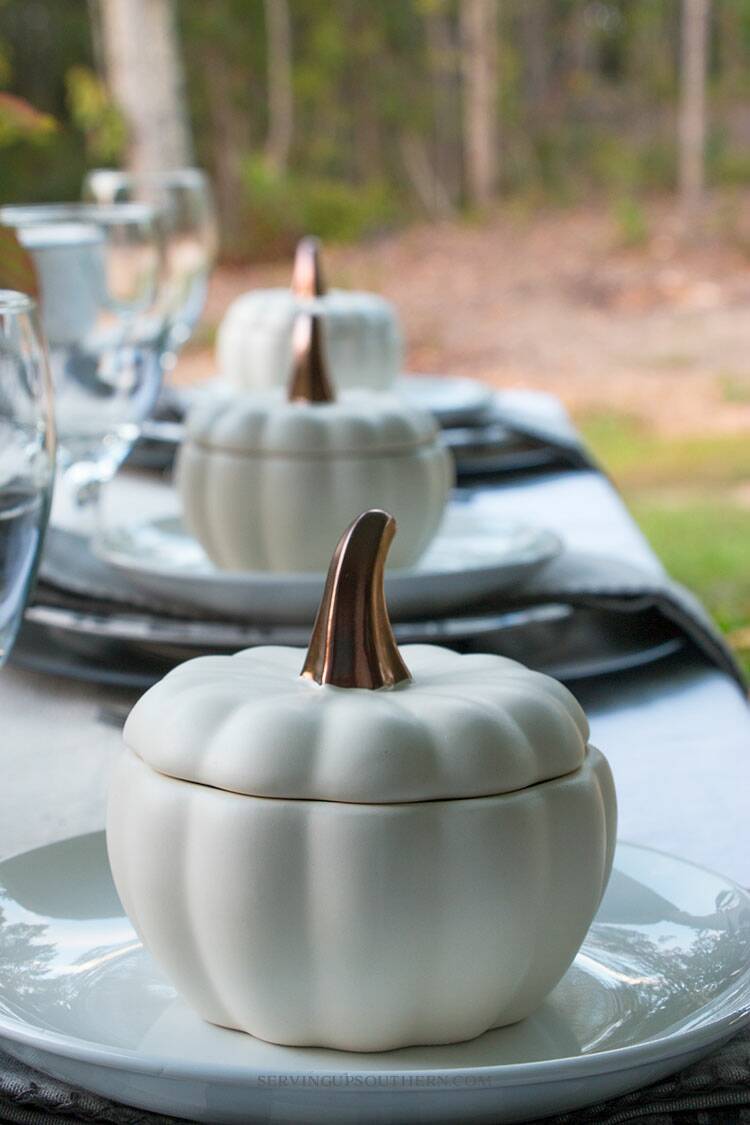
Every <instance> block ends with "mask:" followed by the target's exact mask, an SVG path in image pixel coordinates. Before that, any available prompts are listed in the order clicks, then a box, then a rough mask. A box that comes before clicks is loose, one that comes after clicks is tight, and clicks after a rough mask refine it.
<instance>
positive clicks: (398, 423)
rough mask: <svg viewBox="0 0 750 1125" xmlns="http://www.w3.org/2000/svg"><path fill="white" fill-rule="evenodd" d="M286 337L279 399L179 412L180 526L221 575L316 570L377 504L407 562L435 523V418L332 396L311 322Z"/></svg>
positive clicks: (403, 406) (394, 402) (383, 400)
mask: <svg viewBox="0 0 750 1125" xmlns="http://www.w3.org/2000/svg"><path fill="white" fill-rule="evenodd" d="M297 329H298V333H297V336H298V354H297V365H296V367H295V373H294V378H293V380H292V384H291V388H290V391H289V392H288V396H287V397H284V396H282V394H281V393H280V392H277V393H274V392H267V393H266V394H264V395H261V394H235V395H232V394H229V395H216V396H212V397H211V398H210V399H204V400H203V401H201V402H199V403H198V404H197V405H196V406H195V407H194V408H193V410H192V411H191V412H190V414H189V415H188V419H187V438H186V440H185V441H184V442H183V444H182V446H181V447H180V451H179V454H178V457H177V464H176V475H175V481H176V485H177V489H178V492H179V494H180V498H181V503H182V510H183V517H184V520H185V523H186V525H187V527H188V529H189V531H190V532H191V534H193V535H194V536H195V537H196V539H198V541H199V542H200V543H201V545H202V546H203V548H204V549H205V551H206V553H207V555H208V556H209V558H210V559H211V560H212V562H214V563H215V564H216V565H217V566H218V567H220V568H222V569H224V570H248V571H273V572H279V571H282V572H283V571H287V572H299V571H317V572H324V571H325V569H326V567H327V566H328V562H329V559H330V555H331V543H335V542H336V541H337V539H338V538H339V536H340V534H341V531H342V529H343V528H345V527H346V526H347V525H348V524H349V523H351V521H352V520H353V519H354V517H355V516H356V515H358V514H359V513H360V512H362V511H364V510H366V509H368V508H373V507H380V508H387V509H388V511H390V512H392V513H393V515H394V516H395V518H396V519H397V520H398V521H399V526H400V527H401V528H402V529H403V530H402V533H401V534H400V535H399V537H398V541H397V543H396V544H395V548H394V551H393V557H392V560H391V561H392V564H393V566H396V567H408V566H411V565H412V564H414V563H415V562H416V561H417V560H418V559H419V558H420V556H421V555H422V554H423V553H424V551H425V550H426V548H427V547H428V546H429V544H430V542H431V540H432V539H433V537H434V535H435V532H436V531H437V529H438V527H439V525H440V521H441V519H442V516H443V512H444V509H445V505H446V501H447V499H448V495H449V492H450V489H451V486H452V484H453V480H454V467H453V460H452V458H451V454H450V452H449V451H448V449H446V447H445V446H444V445H443V444H442V441H441V438H440V434H439V432H438V428H437V425H436V423H435V421H434V419H433V418H432V417H431V416H430V415H429V414H427V413H426V412H424V411H421V410H418V409H416V408H415V407H413V406H410V405H409V404H408V403H406V402H405V401H404V400H403V399H401V398H398V397H396V396H391V395H384V394H372V393H368V392H365V391H359V392H357V391H352V392H349V393H348V394H347V393H343V394H342V395H340V396H339V397H338V398H336V399H335V400H334V398H333V391H332V389H331V387H330V384H329V382H328V378H327V373H326V372H325V356H324V352H323V343H322V339H321V332H322V325H321V322H320V320H319V319H318V318H315V317H301V318H299V319H298V324H297ZM300 330H301V331H300Z"/></svg>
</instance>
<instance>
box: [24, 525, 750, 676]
mask: <svg viewBox="0 0 750 1125" xmlns="http://www.w3.org/2000/svg"><path fill="white" fill-rule="evenodd" d="M36 598H37V600H38V601H39V602H40V603H42V604H47V605H58V606H62V607H65V608H71V609H85V610H88V611H90V612H96V611H101V612H103V613H106V612H111V611H112V609H114V608H117V609H119V610H120V611H122V610H125V611H127V610H130V611H135V612H141V613H158V614H162V615H165V616H172V617H178V618H186V617H187V618H191V619H194V620H205V619H206V614H205V611H202V610H200V609H194V608H191V607H185V606H184V605H181V604H178V603H177V602H174V603H172V602H166V601H164V600H163V599H159V598H157V597H155V596H153V595H151V594H149V593H147V592H145V591H143V590H140V589H139V588H138V587H136V586H135V585H134V584H133V583H132V582H129V581H128V580H127V578H126V577H125V576H124V575H123V574H122V573H121V572H120V571H119V570H117V569H116V568H115V567H112V566H110V565H109V564H108V563H105V562H102V561H101V560H100V559H98V558H97V557H96V556H95V555H94V554H93V553H92V552H91V550H90V549H89V547H88V545H87V543H86V542H85V540H84V539H83V538H82V537H80V536H78V535H74V534H72V533H70V532H66V531H61V530H59V529H56V528H51V529H50V530H49V532H48V536H47V542H46V545H45V553H44V557H43V559H42V564H41V568H40V583H39V586H38V589H37V594H36ZM553 603H563V604H566V605H571V606H585V607H589V608H591V607H593V608H599V609H607V610H613V611H615V612H618V613H622V614H625V615H627V614H628V613H631V614H632V613H637V612H640V611H643V610H650V611H651V612H653V613H654V614H655V615H660V616H661V617H663V618H667V619H668V620H669V621H671V622H672V623H673V624H675V625H676V626H677V627H678V628H679V629H680V630H681V631H682V632H683V633H684V634H685V635H686V637H688V638H689V639H690V640H691V641H692V642H693V643H694V644H695V645H696V646H697V647H698V648H699V649H700V650H701V651H702V652H703V653H704V654H705V655H706V656H707V657H708V659H709V660H710V661H711V662H712V663H714V664H716V665H717V666H718V667H719V668H721V669H722V671H724V672H727V673H728V674H729V675H730V676H731V677H732V678H733V679H734V680H735V681H736V682H737V684H738V685H739V686H740V688H741V689H742V690H743V691H744V690H746V685H745V680H744V676H743V673H742V671H741V669H740V667H739V665H738V664H737V661H736V660H735V658H734V655H733V654H732V651H731V649H730V648H729V646H728V645H727V643H726V641H725V640H724V639H723V637H722V636H721V634H720V633H719V631H718V630H717V629H716V627H715V625H714V624H713V622H712V621H711V619H710V617H709V616H708V614H707V613H706V611H705V610H704V608H703V606H702V605H701V603H700V602H699V601H698V600H697V598H695V597H694V596H693V595H692V594H691V593H689V591H688V590H686V589H685V588H684V587H683V586H680V585H679V583H677V582H674V581H672V579H670V578H669V577H668V576H667V575H665V574H662V573H660V572H658V571H648V570H646V569H644V568H641V567H639V566H637V565H634V564H632V563H629V562H625V561H623V560H621V559H619V558H615V557H608V556H606V555H598V554H597V555H594V554H586V553H584V552H580V551H572V550H569V551H564V552H563V553H562V554H561V555H560V556H559V557H558V558H557V559H555V560H553V561H552V562H551V563H550V564H549V565H548V566H546V567H545V568H544V569H543V570H541V571H539V572H538V573H537V574H536V575H533V576H532V577H531V578H529V579H528V580H527V581H526V582H524V583H522V584H519V585H518V586H516V587H514V588H513V590H512V592H508V593H505V592H504V593H502V594H501V595H498V598H497V601H496V602H494V603H493V606H494V607H495V608H498V609H504V608H508V609H510V608H516V607H518V608H520V607H522V606H529V605H544V604H553ZM216 619H217V618H216V617H214V620H216Z"/></svg>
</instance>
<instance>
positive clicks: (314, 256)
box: [292, 236, 326, 297]
mask: <svg viewBox="0 0 750 1125" xmlns="http://www.w3.org/2000/svg"><path fill="white" fill-rule="evenodd" d="M320 258H321V254H320V239H318V238H313V237H311V236H308V237H307V238H302V239H300V241H299V242H298V243H297V251H296V253H295V255H294V269H293V271H292V292H293V293H294V294H295V295H296V296H297V297H322V296H323V294H324V293H325V291H326V283H325V278H324V276H323V266H322V265H321V260H320Z"/></svg>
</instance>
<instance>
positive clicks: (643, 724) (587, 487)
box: [0, 472, 750, 884]
mask: <svg viewBox="0 0 750 1125" xmlns="http://www.w3.org/2000/svg"><path fill="white" fill-rule="evenodd" d="M119 487H120V489H121V490H122V491H121V492H120V494H119V495H120V498H121V499H122V498H124V497H125V496H126V492H125V489H128V491H127V498H128V500H129V501H132V500H133V498H134V497H137V499H138V504H139V507H140V506H141V502H142V501H143V500H144V499H145V495H146V493H145V492H144V485H143V483H142V482H140V483H139V484H138V485H137V490H136V489H134V487H133V484H132V482H131V483H130V484H128V483H127V482H121V483H120V485H119ZM500 487H501V496H502V502H503V506H504V507H505V508H506V509H507V512H508V515H509V516H512V517H516V516H517V517H519V518H523V519H525V520H538V521H539V522H541V523H544V524H546V525H547V526H550V527H552V528H553V529H555V530H557V531H558V533H559V534H560V535H561V536H562V537H563V539H564V540H565V541H566V542H567V543H568V544H569V545H570V546H571V547H575V548H580V549H586V550H594V551H595V550H597V549H598V550H600V551H602V552H604V553H608V554H612V553H615V554H618V555H620V556H622V557H625V558H628V559H631V560H632V561H634V562H638V563H639V564H641V565H642V566H647V567H651V568H653V569H654V570H655V571H661V566H660V564H659V562H658V561H657V560H656V558H655V556H654V555H653V553H652V552H651V549H650V548H649V546H648V544H647V543H646V541H645V540H644V538H643V536H642V535H641V533H640V531H639V530H638V529H637V528H636V526H635V524H634V523H633V521H632V519H631V517H630V516H629V514H628V512H627V510H626V509H625V507H624V505H623V503H622V500H621V499H620V497H619V496H618V494H617V493H616V491H615V489H614V488H613V487H612V485H611V484H610V483H609V482H608V481H607V480H606V479H605V478H603V477H602V476H600V475H599V474H597V473H595V472H567V473H557V474H554V475H552V476H535V477H529V478H522V479H520V480H512V481H509V482H508V483H507V484H505V485H502V486H500ZM159 491H160V492H161V490H159ZM117 497H118V493H117V492H116V491H115V492H113V498H114V500H115V502H117ZM577 692H578V695H579V697H580V699H581V702H582V703H583V704H584V706H585V707H586V708H587V709H588V710H589V713H590V717H591V721H592V737H593V740H594V742H595V743H597V744H598V745H599V746H600V747H601V748H602V749H603V750H604V751H605V753H606V754H607V756H608V757H609V759H610V761H611V763H612V767H613V770H614V774H615V780H616V782H617V786H618V793H619V801H620V833H619V834H620V836H621V837H622V838H623V839H626V840H629V841H632V842H637V843H644V844H648V845H650V846H652V847H657V848H661V849H664V850H666V851H673V852H675V853H677V854H679V855H682V856H684V857H686V858H688V859H691V860H693V861H695V862H696V863H702V864H704V865H706V866H708V867H713V868H715V869H717V870H719V871H722V872H723V873H725V874H727V875H730V876H732V877H733V878H735V879H736V880H737V881H738V882H741V883H744V884H749V883H750V816H748V807H747V806H748V794H750V710H748V707H747V705H746V702H745V700H744V699H743V697H742V695H741V693H740V692H739V691H738V689H737V687H736V685H734V684H733V683H732V682H731V681H730V680H729V679H728V677H726V676H725V675H724V674H722V673H721V672H719V671H717V670H715V669H714V668H712V667H711V666H710V665H708V664H707V663H705V662H704V661H702V660H701V659H700V658H699V657H698V656H697V655H695V654H692V650H691V654H690V655H686V656H682V657H674V658H672V659H670V660H669V661H667V662H664V663H662V664H656V665H653V666H651V667H649V668H645V669H641V670H640V671H634V672H629V673H625V674H622V675H620V676H617V677H610V678H607V679H604V680H601V681H589V682H588V683H582V684H580V685H579V686H578V688H577ZM132 698H133V697H132V695H129V694H128V693H127V692H123V691H120V690H115V689H105V688H101V687H94V686H89V685H86V684H80V683H75V682H71V681H67V680H59V679H55V678H50V677H45V676H41V675H38V674H33V673H30V672H22V671H20V670H17V669H14V668H12V667H11V668H6V669H5V670H4V671H3V672H2V674H1V675H0V709H2V714H3V734H2V738H1V739H0V771H1V772H2V777H3V779H4V782H3V786H2V789H0V857H4V856H7V855H10V854H13V853H14V852H17V851H21V850H25V849H26V848H30V847H34V846H36V845H40V844H44V843H49V842H51V841H53V840H57V839H61V838H63V837H65V836H67V835H71V834H74V833H79V832H87V831H91V830H94V829H97V828H100V827H101V826H102V825H103V823H104V809H105V799H106V787H107V778H108V775H109V770H110V767H111V764H112V761H113V758H114V755H115V754H116V752H117V748H118V746H119V743H120V735H119V732H118V731H117V730H116V729H114V728H113V727H112V726H110V725H107V724H105V723H103V722H102V721H101V719H100V716H101V713H102V709H107V708H111V707H112V706H113V705H119V706H122V705H123V703H126V702H127V701H129V700H130V699H132Z"/></svg>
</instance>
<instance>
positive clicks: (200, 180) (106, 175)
mask: <svg viewBox="0 0 750 1125" xmlns="http://www.w3.org/2000/svg"><path fill="white" fill-rule="evenodd" d="M90 180H103V181H105V182H107V181H109V182H110V183H111V184H112V185H122V186H125V185H127V184H132V183H138V182H140V183H144V184H148V183H152V184H157V185H159V186H162V187H201V188H202V187H205V186H207V185H208V184H209V183H210V180H209V177H208V173H207V172H205V171H204V169H203V168H198V167H196V166H194V165H190V166H189V167H188V166H186V167H184V168H170V169H168V170H165V171H163V172H127V171H125V170H124V169H122V168H91V169H90V170H89V171H88V172H87V173H86V175H85V177H84V182H85V181H90Z"/></svg>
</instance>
